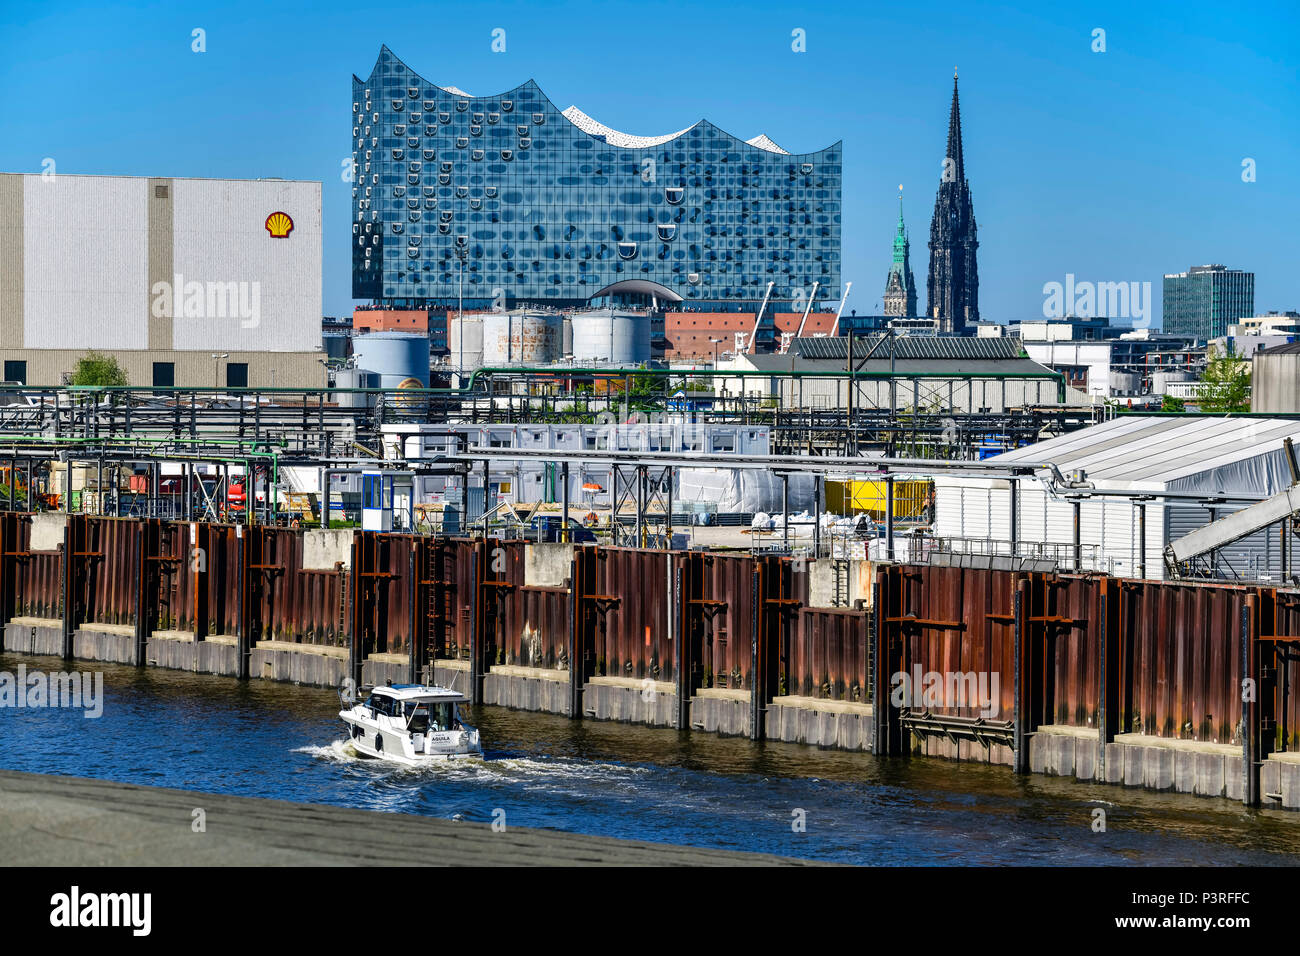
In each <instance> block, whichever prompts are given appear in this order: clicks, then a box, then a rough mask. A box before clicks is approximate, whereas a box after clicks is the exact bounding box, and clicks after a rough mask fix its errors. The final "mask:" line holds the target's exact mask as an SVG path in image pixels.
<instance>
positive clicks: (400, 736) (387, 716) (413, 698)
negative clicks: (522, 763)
mask: <svg viewBox="0 0 1300 956" xmlns="http://www.w3.org/2000/svg"><path fill="white" fill-rule="evenodd" d="M464 703H467V700H466V698H465V695H464V694H460V693H457V692H456V691H454V690H448V689H447V688H445V687H430V686H428V685H425V684H389V685H387V686H383V687H373V688H371V689H370V690H369V693H368V695H367V692H366V691H365V689H364V688H363V689H362V694H361V696H360V698H358V699H355V700H352V699H347V698H345V699H344V706H343V710H341V711H339V717H340V718H342V720H343V723H344V724H346V725H347V727H348V733H349V735H350V736H351V737H352V746H353V748H354V749H355V750H356V752H357V753H358V754H360V755H361V756H362V757H374V758H377V759H380V760H390V761H393V762H395V763H400V764H405V765H407V766H412V767H413V766H418V765H420V764H424V763H432V762H434V761H440V760H457V759H463V758H466V757H479V758H482V756H483V748H482V746H481V744H480V743H479V733H478V730H477V729H476V728H474V727H471V726H470V725H469V724H467V723H466V722H465V721H464V719H463V718H462V717H461V715H460V708H459V705H460V704H464ZM349 705H351V706H349Z"/></svg>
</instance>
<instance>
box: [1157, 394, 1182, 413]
mask: <svg viewBox="0 0 1300 956" xmlns="http://www.w3.org/2000/svg"><path fill="white" fill-rule="evenodd" d="M1160 410H1161V411H1162V412H1185V411H1187V403H1186V402H1185V401H1183V400H1182V399H1181V398H1174V396H1172V395H1166V396H1164V397H1163V398H1161V399H1160Z"/></svg>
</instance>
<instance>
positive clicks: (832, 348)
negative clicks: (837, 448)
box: [790, 335, 1026, 362]
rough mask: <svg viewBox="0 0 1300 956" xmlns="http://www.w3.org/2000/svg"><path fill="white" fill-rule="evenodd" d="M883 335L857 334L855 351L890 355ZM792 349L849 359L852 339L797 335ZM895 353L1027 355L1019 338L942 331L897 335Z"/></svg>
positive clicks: (926, 357)
mask: <svg viewBox="0 0 1300 956" xmlns="http://www.w3.org/2000/svg"><path fill="white" fill-rule="evenodd" d="M884 338H886V336H884V335H864V336H855V337H854V341H853V354H854V355H855V356H856V357H858V358H861V357H862V356H865V355H866V354H867V353H868V352H871V349H872V347H873V346H875V347H876V351H875V352H873V353H871V358H872V361H875V360H876V359H877V358H882V357H883V358H885V359H888V358H889V356H890V343H888V342H883V343H882V342H881V339H884ZM790 349H791V351H794V352H796V353H797V354H798V355H799V357H800V358H805V359H810V360H814V361H816V360H828V359H829V360H836V359H838V360H839V361H841V362H846V361H848V356H849V340H848V338H847V337H845V336H833V337H832V336H828V337H825V338H801V339H795V340H794V341H793V342H792V343H791V344H790ZM893 355H894V358H895V359H917V360H922V361H934V360H941V359H949V360H957V361H965V360H972V359H973V360H975V361H980V360H989V359H1016V358H1024V357H1026V356H1025V352H1024V350H1023V349H1021V347H1020V341H1019V339H1013V338H996V339H995V338H978V337H973V336H940V335H900V336H897V337H895V339H894V343H893Z"/></svg>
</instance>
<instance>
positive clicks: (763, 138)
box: [352, 43, 844, 159]
mask: <svg viewBox="0 0 1300 956" xmlns="http://www.w3.org/2000/svg"><path fill="white" fill-rule="evenodd" d="M385 53H387V54H388V55H389V57H391V58H392V59H393V60H394V61H395V62H397V63H399V64H401V65H402V66H403V67H404V68H405V69H406V70H408V71H409V72H410V73H412V74H413V75H415V76H417V77H419V79H420V81H421V82H423V83H427V84H428V85H429V86H431V87H434V88H435V89H438V90H441V91H442V92H444V93H447V94H449V95H451V96H463V97H466V98H468V99H475V100H491V99H500V98H502V97H504V98H509V97H510V94H511V93H514V92H515V91H516V90H521V89H524V88H525V87H531V88H532V89H534V90H536V91H537V94H538V95H539V96H540V97H541V98H542V99H543V100H544V101H545V103H546V105H547V106H549V107H550V108H551V109H552V110H554V111H555V113H557V114H558V115H559V116H561V117H562V118H563V119H564V120H565V121H566V122H568V123H569V124H570V125H571V126H573V127H574V128H575V129H576V130H578V132H580V133H582V134H584V135H586V136H590V137H591V138H592V139H596V140H600V141H602V142H603V143H604V144H605V145H607V146H612V147H614V148H615V149H630V150H642V149H653V148H655V147H656V146H662V145H664V144H665V143H670V142H672V141H673V140H675V139H678V138H679V137H681V136H684V135H686V134H687V133H689V132H690V131H691V130H693V129H696V128H697V127H701V126H707V127H709V128H710V129H714V130H717V131H718V132H719V133H721V134H722V135H723V136H725V137H727V138H728V139H730V140H731V141H732V142H733V143H734V144H735V145H736V147H738V148H739V147H747V148H749V149H752V150H757V151H759V152H761V153H766V154H768V155H773V156H789V157H790V158H791V159H796V158H800V157H806V156H816V155H818V154H820V153H825V152H827V151H828V150H832V149H839V148H842V147H843V144H844V140H842V139H838V140H836V141H835V142H833V143H831V144H830V145H828V146H823V147H822V148H821V149H815V150H811V151H809V152H805V153H792V152H789V151H787V150H785V149H783V148H781V147H780V146H778V145H777V144H776V143H775V142H773V141H772V139H771V138H770V137H768V136H767V134H766V133H759V134H758V135H757V136H754V137H752V138H751V139H748V140H744V139H741V138H740V137H738V136H736V135H735V134H733V133H729V132H727V131H726V130H725V129H722V128H721V127H719V126H717V125H715V124H713V123H710V122H709V121H708V120H707V119H700V120H698V121H696V122H694V123H692V124H691V125H690V126H687V127H686V128H685V129H682V130H679V131H678V132H676V133H668V134H665V135H661V136H636V135H634V134H631V133H624V132H622V131H620V130H616V129H614V128H613V127H612V126H606V125H605V124H604V123H602V122H600V121H599V120H597V119H594V118H593V117H591V116H589V115H588V114H587V113H585V112H583V111H582V110H581V109H579V108H578V107H577V106H570V107H569V108H568V109H566V110H562V109H560V108H559V107H558V106H556V105H555V101H554V100H552V99H551V98H550V97H549V96H547V95H546V91H545V90H543V89H542V88H541V86H539V85H538V83H537V81H536V80H534V79H533V78H531V77H529V78H528V79H527V80H525V81H524V82H523V83H520V84H519V85H518V86H513V87H511V88H510V89H508V90H503V91H502V92H500V93H490V94H488V95H486V96H474V95H471V94H469V93H466V92H464V91H463V90H460V89H458V88H456V87H454V86H441V85H439V84H437V83H435V82H433V81H432V80H430V79H429V78H428V77H426V76H425V75H424V74H423V73H421V72H420V71H418V70H416V69H414V68H413V67H412V66H411V65H410V64H409V63H407V62H406V61H405V60H403V59H402V58H401V57H400V56H398V55H397V54H396V53H394V52H393V51H392V49H391V48H390V47H389V46H388V44H386V43H385V44H381V45H380V47H379V55H378V56H377V57H375V65H374V66H372V67H371V68H370V75H369V76H367V77H366V78H365V79H362V78H361V77H359V76H357V75H356V74H355V73H353V74H352V79H353V82H355V83H358V84H361V85H367V84H369V83H370V81H371V80H373V79H374V78H375V74H376V71H378V69H379V64H380V63H381V61H382V60H383V58H384V54H385ZM570 111H572V112H574V113H577V114H578V115H579V116H581V117H583V119H585V120H586V121H587V122H588V123H590V124H591V125H592V126H593V127H596V128H598V129H599V130H600V132H593V131H592V130H588V129H584V128H583V126H582V125H580V124H579V123H577V122H575V121H574V120H573V118H572V117H571V116H570V115H569V113H570ZM611 136H612V137H613V138H614V139H615V140H622V142H611V140H610V137H611ZM625 143H632V144H635V145H624V144H625ZM767 144H770V145H767Z"/></svg>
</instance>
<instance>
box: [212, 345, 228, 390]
mask: <svg viewBox="0 0 1300 956" xmlns="http://www.w3.org/2000/svg"><path fill="white" fill-rule="evenodd" d="M223 358H230V353H229V352H220V353H218V352H213V353H212V387H213V388H220V387H221V360H222V359H223Z"/></svg>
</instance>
